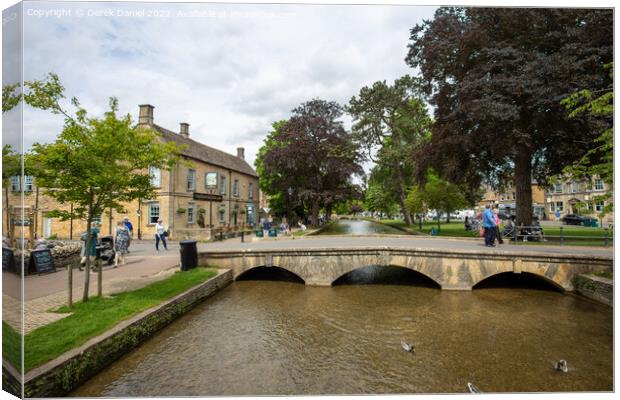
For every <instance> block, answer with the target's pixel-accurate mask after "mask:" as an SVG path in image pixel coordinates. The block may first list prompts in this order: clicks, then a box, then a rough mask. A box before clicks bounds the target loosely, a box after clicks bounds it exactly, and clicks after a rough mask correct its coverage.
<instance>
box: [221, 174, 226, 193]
mask: <svg viewBox="0 0 620 400" xmlns="http://www.w3.org/2000/svg"><path fill="white" fill-rule="evenodd" d="M220 194H226V177H225V176H224V175H220Z"/></svg>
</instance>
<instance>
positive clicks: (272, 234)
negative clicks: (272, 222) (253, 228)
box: [269, 228, 278, 237]
mask: <svg viewBox="0 0 620 400" xmlns="http://www.w3.org/2000/svg"><path fill="white" fill-rule="evenodd" d="M277 236H278V230H277V229H275V228H271V229H269V237H277Z"/></svg>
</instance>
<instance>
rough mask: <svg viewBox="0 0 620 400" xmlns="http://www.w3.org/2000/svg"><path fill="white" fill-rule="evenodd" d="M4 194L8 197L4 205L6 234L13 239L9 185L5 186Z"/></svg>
mask: <svg viewBox="0 0 620 400" xmlns="http://www.w3.org/2000/svg"><path fill="white" fill-rule="evenodd" d="M4 195H5V197H6V200H5V201H4V206H5V207H6V236H7V237H8V238H9V239H11V240H13V237H12V235H11V214H10V212H11V211H10V210H11V209H10V208H9V187H8V186H7V187H5V188H4Z"/></svg>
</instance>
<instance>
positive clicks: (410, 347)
mask: <svg viewBox="0 0 620 400" xmlns="http://www.w3.org/2000/svg"><path fill="white" fill-rule="evenodd" d="M400 345H401V346H403V349H404V350H405V351H406V352H409V353H415V349H414V348H413V343H411V344H409V343H407V342H400Z"/></svg>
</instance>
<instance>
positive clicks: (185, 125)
mask: <svg viewBox="0 0 620 400" xmlns="http://www.w3.org/2000/svg"><path fill="white" fill-rule="evenodd" d="M179 135H181V136H183V137H186V138H188V137H189V124H188V123H187V122H181V130H180V131H179Z"/></svg>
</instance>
